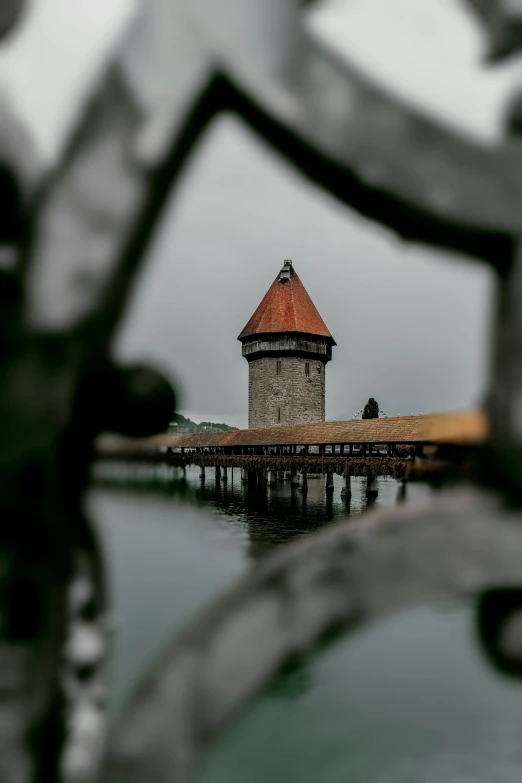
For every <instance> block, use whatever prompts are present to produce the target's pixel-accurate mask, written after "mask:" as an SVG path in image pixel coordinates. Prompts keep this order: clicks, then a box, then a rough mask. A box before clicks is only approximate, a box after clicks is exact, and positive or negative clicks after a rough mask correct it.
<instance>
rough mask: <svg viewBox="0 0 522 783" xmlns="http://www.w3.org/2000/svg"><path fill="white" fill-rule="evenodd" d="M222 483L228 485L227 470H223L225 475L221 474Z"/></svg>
mask: <svg viewBox="0 0 522 783" xmlns="http://www.w3.org/2000/svg"><path fill="white" fill-rule="evenodd" d="M221 481H222V482H223V484H226V483H227V481H228V472H227V469H226V468H223V473H222V474H221Z"/></svg>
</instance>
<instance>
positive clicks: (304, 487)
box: [301, 470, 308, 492]
mask: <svg viewBox="0 0 522 783" xmlns="http://www.w3.org/2000/svg"><path fill="white" fill-rule="evenodd" d="M301 491H302V492H308V476H307V474H306V472H305V471H304V470H303V472H302V474H301Z"/></svg>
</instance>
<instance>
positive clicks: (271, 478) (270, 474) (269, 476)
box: [266, 470, 276, 487]
mask: <svg viewBox="0 0 522 783" xmlns="http://www.w3.org/2000/svg"><path fill="white" fill-rule="evenodd" d="M266 483H267V484H268V486H269V487H271V486H273V485H274V484H275V483H276V472H275V470H267V471H266Z"/></svg>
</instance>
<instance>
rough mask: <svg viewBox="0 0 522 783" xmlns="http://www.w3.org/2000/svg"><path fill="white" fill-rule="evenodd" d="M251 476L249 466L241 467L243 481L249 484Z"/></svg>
mask: <svg viewBox="0 0 522 783" xmlns="http://www.w3.org/2000/svg"><path fill="white" fill-rule="evenodd" d="M249 481H250V476H249V475H248V468H241V483H242V484H248V482H249Z"/></svg>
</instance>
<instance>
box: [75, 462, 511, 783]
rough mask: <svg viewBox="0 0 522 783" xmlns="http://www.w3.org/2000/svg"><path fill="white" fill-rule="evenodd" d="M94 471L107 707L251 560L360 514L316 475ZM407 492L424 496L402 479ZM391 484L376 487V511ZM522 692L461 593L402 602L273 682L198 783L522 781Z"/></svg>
mask: <svg viewBox="0 0 522 783" xmlns="http://www.w3.org/2000/svg"><path fill="white" fill-rule="evenodd" d="M198 474H199V470H197V469H189V470H187V473H186V479H185V478H183V476H182V474H181V472H180V471H176V470H175V469H172V468H167V467H153V466H142V467H138V466H133V467H132V468H131V467H128V468H126V467H125V466H116V465H109V466H101V467H100V468H99V473H98V477H99V478H102V479H104V480H105V481H104V483H103V484H101V485H100V484H98V485H97V486H96V488H94V489H93V490H92V492H91V498H90V502H91V509H92V514H93V515H94V517H95V518H96V519H97V520H98V523H99V526H100V531H101V534H102V537H103V539H104V540H105V543H106V549H107V558H108V561H109V563H110V565H111V566H112V568H111V578H112V590H113V598H114V604H115V609H116V613H117V619H118V632H117V637H116V651H115V671H114V680H115V690H116V703H115V709H116V710H117V709H120V708H121V706H122V705H123V704H124V702H125V699H126V698H127V697H128V695H129V693H130V691H131V690H132V687H133V686H134V685H135V684H136V682H137V680H138V679H139V677H140V675H141V674H142V673H143V672H144V671H145V670H146V669H147V667H148V666H149V665H150V662H151V660H153V659H154V657H155V656H157V655H158V653H159V652H160V651H161V649H162V647H163V646H164V644H165V643H166V642H167V640H168V639H169V638H170V637H171V636H172V634H173V633H175V632H176V631H178V630H179V629H180V628H182V627H183V626H184V624H186V623H187V621H188V620H189V619H190V618H192V617H193V616H194V615H195V614H196V613H197V611H198V610H199V609H201V608H202V607H203V606H204V605H206V604H207V602H208V601H209V600H211V599H212V598H213V597H214V596H216V595H218V594H219V592H220V591H221V590H223V589H224V588H225V587H226V586H228V585H229V584H230V583H231V582H232V581H233V580H234V578H236V577H237V576H239V575H240V574H241V573H242V572H244V570H245V569H246V568H248V567H249V565H250V564H251V563H252V562H253V561H254V560H255V559H257V558H259V557H262V556H263V555H264V554H265V553H266V552H268V551H269V550H270V549H272V548H273V547H275V546H278V545H280V544H282V543H284V542H285V541H288V540H291V539H292V538H295V537H296V536H300V535H307V534H309V533H311V532H312V531H314V530H317V529H318V528H320V527H322V526H324V525H327V524H336V523H338V522H339V521H342V520H344V519H346V518H347V517H356V516H358V515H360V514H362V513H363V512H364V511H365V509H366V506H367V501H366V497H365V492H364V489H365V484H364V483H363V480H362V479H361V480H357V479H356V480H355V481H354V480H353V479H352V492H353V496H352V499H351V502H350V503H349V504H348V503H346V502H345V501H344V500H342V499H341V497H340V489H341V483H340V479H338V478H337V477H336V486H335V490H334V492H333V495H332V494H330V493H328V494H327V493H325V490H324V483H323V481H322V480H319V479H318V480H313V479H312V480H310V482H309V490H308V493H307V495H306V496H304V495H303V494H302V493H301V492H300V491H295V490H294V491H292V490H291V488H290V486H289V483H287V482H281V483H278V484H277V485H276V486H274V487H270V488H268V489H266V490H262V491H260V490H256V489H253V488H248V487H247V486H244V485H242V484H241V483H240V481H239V471H234V477H233V479H232V480H231V478H229V481H228V484H227V485H223V484H221V485H218V486H217V487H216V485H215V481H214V474H213V471H209V470H207V480H206V483H205V488H204V490H203V489H202V487H201V484H200V480H199V477H198ZM408 493H409V494H408V501H410V500H411V499H413V498H414V497H418V496H422V495H426V494H427V493H428V490H427V489H426V488H424V487H420V486H417V487H415V486H413V487H409V488H408ZM396 498H397V483H396V482H395V481H393V480H391V479H382V480H380V482H379V497H378V498H377V500H376V501H375V502H374V504H373V505H374V506H376V507H384V506H390V505H394V504H395V503H396ZM521 726H522V691H521V686H519V685H517V684H513V683H512V682H507V681H505V680H503V679H502V678H501V677H500V676H499V675H497V674H496V673H495V672H493V671H492V670H491V669H490V668H489V666H488V664H487V663H486V662H485V661H484V660H483V658H482V656H481V654H480V652H479V650H478V648H477V646H476V644H475V640H474V635H473V612H472V607H471V606H469V605H467V604H457V603H454V604H453V603H452V604H448V603H445V604H432V605H430V606H422V607H416V608H414V609H411V610H409V611H407V612H405V613H403V614H402V615H400V616H396V617H394V618H391V619H388V620H386V621H385V622H381V623H379V624H376V625H375V626H373V627H369V628H367V629H366V630H363V631H362V632H361V633H359V634H358V635H356V636H354V637H352V638H351V639H350V640H349V641H347V640H341V641H340V642H338V643H336V644H335V645H334V646H333V647H331V648H329V649H327V650H326V651H325V652H323V653H322V654H321V655H320V656H318V657H316V658H314V659H311V660H310V661H308V662H307V663H306V664H303V665H302V666H301V667H299V668H297V669H295V670H293V671H292V672H291V673H290V674H288V675H286V676H285V677H282V678H280V680H279V681H278V682H277V683H275V684H274V686H273V687H272V688H271V689H270V691H269V692H268V693H266V694H265V695H264V696H263V697H262V698H261V699H259V700H258V702H257V703H256V704H254V705H252V707H251V708H250V710H249V711H248V713H247V714H246V715H245V716H243V717H242V719H240V720H239V721H238V723H237V724H236V725H235V726H234V727H233V728H232V730H231V731H230V732H229V733H228V735H227V736H225V737H223V738H222V739H221V740H220V741H219V742H218V743H217V744H216V745H215V746H214V747H213V748H212V749H211V750H210V752H209V754H208V756H207V758H206V760H205V764H204V766H203V768H202V770H201V775H200V779H199V780H200V783H266V781H276V782H277V783H279V782H281V783H283V781H284V782H285V783H286V781H299V782H301V781H302V782H303V783H312V781H314V783H316V782H317V781H321V783H323V782H324V783H341V781H342V782H343V783H344V781H355V783H384V782H385V781H386V783H410V781H411V783H413V781H420V780H422V781H426V783H435V781H443V782H444V783H468V781H469V783H471V781H473V782H474V783H486V781H487V783H492V781H496V783H515V781H516V783H519V782H520V780H522V728H521Z"/></svg>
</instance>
